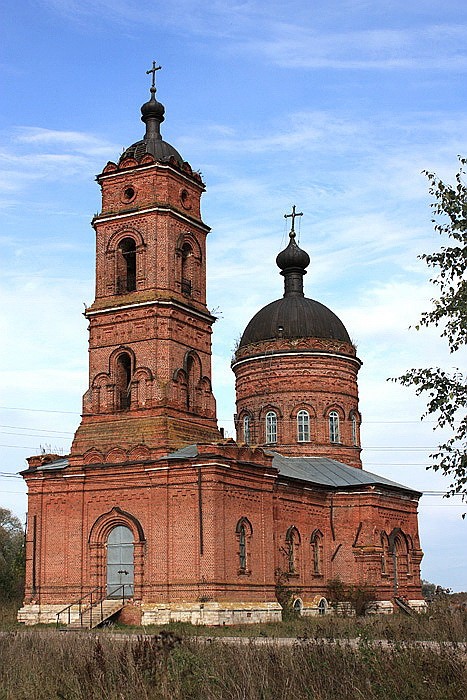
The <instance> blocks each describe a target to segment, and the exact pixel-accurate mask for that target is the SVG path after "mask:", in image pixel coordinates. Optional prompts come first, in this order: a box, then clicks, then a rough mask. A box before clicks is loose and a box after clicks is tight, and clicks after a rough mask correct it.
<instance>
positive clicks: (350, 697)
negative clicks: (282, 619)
mask: <svg viewBox="0 0 467 700" xmlns="http://www.w3.org/2000/svg"><path fill="white" fill-rule="evenodd" d="M13 612H14V611H13V610H12V609H10V610H6V609H3V611H2V612H1V613H0V625H1V626H2V628H3V630H4V631H3V633H2V637H1V638H0V700H52V699H55V698H57V699H60V700H159V699H160V700H168V699H169V698H170V699H174V700H177V699H178V698H180V699H184V700H185V699H188V700H198V698H199V699H201V698H202V699H203V700H249V699H251V700H256V699H260V700H269V699H271V700H273V699H274V700H277V699H280V700H302V699H303V700H304V699H305V698H306V699H307V700H356V699H358V698H366V700H393V699H394V700H412V699H415V698H417V700H425V699H426V700H461V699H463V698H464V697H465V688H466V687H467V663H466V661H467V652H466V648H465V645H464V644H459V643H460V642H465V640H466V639H467V614H466V613H465V611H460V610H454V611H452V610H448V609H447V608H446V607H445V606H444V607H443V606H438V607H437V608H436V607H434V608H432V609H430V613H429V614H427V615H423V616H416V617H414V618H407V617H403V616H399V615H394V616H391V617H385V618H380V617H379V618H357V619H352V618H331V617H327V618H315V619H308V620H303V619H299V620H291V621H290V622H286V623H282V625H262V626H261V627H259V628H256V629H254V628H253V629H252V628H251V627H243V628H235V629H232V628H223V629H222V630H219V629H215V628H214V629H213V628H211V629H206V628H193V627H191V626H189V625H176V626H172V627H170V628H166V629H162V630H160V629H159V630H156V629H152V630H149V629H146V630H144V632H146V633H147V634H146V635H143V634H142V631H143V630H134V631H133V633H132V634H130V635H129V634H127V632H128V628H119V627H118V626H115V627H111V628H107V629H105V630H102V631H99V632H92V633H72V632H57V631H56V630H55V629H53V628H52V629H51V628H48V627H45V628H44V627H43V628H32V629H24V628H22V627H18V626H17V625H15V623H14V619H13ZM252 633H254V634H256V635H258V636H259V638H258V641H255V640H254V639H248V638H244V639H243V640H242V639H240V640H239V641H237V642H235V643H233V642H232V641H229V640H228V639H226V638H225V637H223V636H222V634H223V635H226V634H228V635H235V636H241V635H247V634H252ZM197 635H198V636H197ZM283 637H288V638H289V640H288V642H287V643H285V642H280V640H279V638H283ZM422 639H423V640H425V641H428V640H431V644H430V643H428V644H423V643H420V641H417V640H422ZM348 640H353V641H352V642H349V641H348ZM376 640H380V641H376ZM388 640H389V641H388ZM433 642H436V643H433Z"/></svg>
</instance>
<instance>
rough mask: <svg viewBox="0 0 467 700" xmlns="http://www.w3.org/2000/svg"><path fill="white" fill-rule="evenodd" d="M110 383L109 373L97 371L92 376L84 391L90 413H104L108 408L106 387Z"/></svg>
mask: <svg viewBox="0 0 467 700" xmlns="http://www.w3.org/2000/svg"><path fill="white" fill-rule="evenodd" d="M110 383H111V379H110V374H108V373H107V372H99V374H96V376H95V377H94V378H93V380H92V382H91V386H90V387H89V389H88V391H87V392H86V405H87V407H88V410H90V411H91V412H92V413H105V411H107V410H108V408H109V405H108V404H109V397H108V392H107V387H108V386H109V384H110Z"/></svg>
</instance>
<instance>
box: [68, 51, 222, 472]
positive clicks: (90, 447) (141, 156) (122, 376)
mask: <svg viewBox="0 0 467 700" xmlns="http://www.w3.org/2000/svg"><path fill="white" fill-rule="evenodd" d="M159 69H160V66H158V65H157V64H156V62H155V61H153V64H152V68H151V69H150V70H148V71H147V73H148V74H151V75H152V86H151V99H150V100H149V101H148V102H146V103H145V104H144V105H143V106H142V108H141V112H142V119H143V121H145V122H146V125H147V126H148V124H149V125H151V124H152V125H153V126H154V123H156V122H157V133H156V132H155V130H154V129H153V128H152V127H151V128H150V129H147V130H146V135H145V136H144V138H143V139H142V140H140V141H137V142H136V143H134V144H133V145H132V146H130V147H129V148H127V149H126V151H125V152H124V153H123V154H122V156H121V157H120V159H119V160H118V162H117V163H108V164H107V165H106V167H105V168H104V170H103V172H102V173H101V174H100V175H98V177H97V181H98V183H99V184H100V186H101V189H102V210H101V212H100V213H99V214H98V215H97V216H95V217H94V219H93V222H92V225H93V227H94V229H95V231H96V297H95V300H94V302H93V304H92V305H91V306H90V307H89V308H87V309H86V312H85V315H86V317H87V319H88V321H89V389H88V391H87V392H86V393H85V395H84V397H83V418H82V422H81V425H80V427H79V428H78V431H77V433H76V435H75V439H74V442H73V446H72V454H71V458H70V459H71V460H72V461H73V459H74V458H76V460H77V463H78V461H79V460H83V459H84V460H86V458H87V457H86V455H88V458H89V459H92V460H94V461H96V462H97V461H99V460H103V461H105V460H106V459H107V458H106V455H108V454H113V453H114V452H115V455H117V454H118V455H121V454H122V452H124V453H125V454H126V459H129V456H130V455H131V454H136V453H137V452H138V450H139V452H140V453H141V454H143V453H144V454H146V453H147V452H148V451H149V453H150V456H151V457H153V456H156V455H157V454H161V453H162V454H164V453H165V454H167V452H168V451H171V450H175V449H178V448H180V447H183V446H185V445H189V444H193V443H196V442H212V441H218V440H219V439H221V435H220V433H219V430H218V428H217V418H216V404H215V399H214V396H213V393H212V387H211V333H212V330H211V327H212V324H213V323H214V321H215V318H214V317H213V316H212V315H211V313H210V312H209V310H208V308H207V306H206V236H207V234H208V233H209V230H210V229H209V227H208V226H206V224H205V223H204V222H203V220H202V218H201V212H200V199H201V194H202V193H203V191H204V184H203V182H202V180H201V177H200V175H199V174H198V173H196V172H194V171H193V170H192V168H191V166H190V165H189V164H188V163H187V162H185V161H184V159H183V158H182V156H181V155H180V153H179V152H178V151H177V150H176V149H175V148H174V147H173V146H171V145H170V144H169V143H167V142H165V141H164V140H163V139H162V136H161V134H160V132H159V125H160V122H161V121H162V120H163V118H164V117H163V114H164V106H163V105H162V104H161V103H159V102H157V101H156V100H155V98H154V93H155V90H156V88H155V75H156V71H158V70H159ZM153 132H154V133H153ZM135 450H136V452H135ZM119 459H121V457H119Z"/></svg>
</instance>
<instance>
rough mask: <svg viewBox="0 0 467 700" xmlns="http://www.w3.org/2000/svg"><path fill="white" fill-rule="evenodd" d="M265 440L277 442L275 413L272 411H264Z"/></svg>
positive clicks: (272, 442) (271, 442)
mask: <svg viewBox="0 0 467 700" xmlns="http://www.w3.org/2000/svg"><path fill="white" fill-rule="evenodd" d="M266 442H267V443H268V444H274V443H276V442H277V415H276V414H275V413H274V411H268V412H267V413H266Z"/></svg>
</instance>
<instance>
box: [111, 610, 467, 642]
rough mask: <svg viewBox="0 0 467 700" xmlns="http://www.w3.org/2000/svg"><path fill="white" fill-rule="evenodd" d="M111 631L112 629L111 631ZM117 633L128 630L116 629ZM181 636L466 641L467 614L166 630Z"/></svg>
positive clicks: (306, 619) (176, 626)
mask: <svg viewBox="0 0 467 700" xmlns="http://www.w3.org/2000/svg"><path fill="white" fill-rule="evenodd" d="M110 629H112V628H110ZM113 629H115V631H120V632H124V631H129V630H128V628H125V627H119V626H117V627H116V628H113ZM162 629H163V628H162V627H156V626H151V627H146V628H143V627H137V628H133V629H132V631H133V632H149V633H155V634H157V633H158V632H160V631H161V630H162ZM165 629H170V630H171V631H172V632H174V633H175V634H178V635H181V636H200V637H201V636H208V637H220V636H227V637H258V636H260V637H300V638H305V639H306V638H312V639H320V638H324V639H354V638H356V637H361V638H366V639H387V640H389V641H394V642H402V641H415V640H419V641H427V640H432V641H437V642H464V641H467V611H464V610H450V609H449V608H448V607H447V606H433V607H431V608H430V610H429V612H428V613H423V614H420V615H413V616H412V617H409V616H407V615H404V614H402V613H401V614H398V613H396V614H394V615H368V616H366V617H340V616H336V615H326V616H324V617H296V618H294V619H290V620H285V621H283V622H277V623H269V624H261V625H232V626H230V625H229V626H225V627H204V626H194V625H190V624H185V623H173V624H171V625H168V626H166V627H165Z"/></svg>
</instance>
